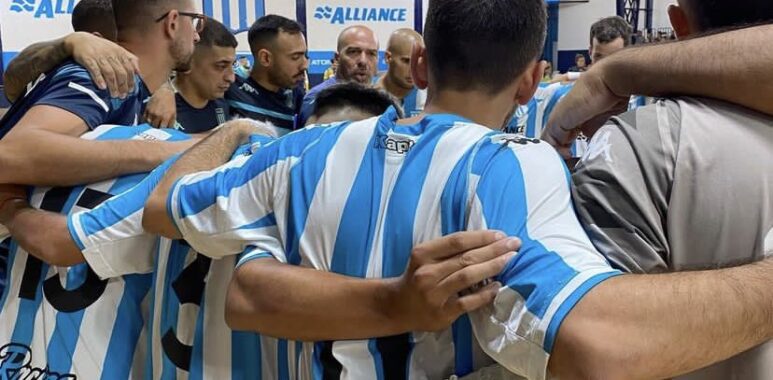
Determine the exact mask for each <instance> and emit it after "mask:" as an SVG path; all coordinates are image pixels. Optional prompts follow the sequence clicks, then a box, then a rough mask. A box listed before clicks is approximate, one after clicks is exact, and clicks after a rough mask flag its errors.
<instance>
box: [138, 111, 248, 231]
mask: <svg viewBox="0 0 773 380" xmlns="http://www.w3.org/2000/svg"><path fill="white" fill-rule="evenodd" d="M243 126H244V125H234V126H232V127H228V128H223V129H220V130H218V131H216V132H214V133H212V134H211V135H210V136H209V137H207V138H205V139H204V140H202V141H201V142H200V143H198V144H196V145H195V146H194V147H193V148H191V149H190V150H188V151H187V152H186V153H185V154H184V155H182V156H181V157H180V158H179V159H178V160H177V161H176V162H175V163H174V165H172V167H171V168H169V170H168V171H167V172H166V174H165V175H164V177H163V178H162V179H161V181H160V182H159V184H158V186H156V188H155V190H154V191H153V193H152V194H151V196H150V198H148V202H147V204H146V205H145V211H144V215H143V220H142V223H143V227H144V228H145V231H147V232H149V233H154V234H158V235H161V236H164V237H167V238H171V239H176V238H179V237H180V236H179V232H178V231H177V229H176V228H175V227H174V223H172V220H171V219H170V216H169V215H168V214H167V210H166V201H167V198H168V197H169V192H170V191H171V189H172V186H173V185H174V184H175V182H176V181H177V180H178V179H179V178H181V177H183V176H185V175H187V174H191V173H196V172H201V171H206V170H211V169H214V168H216V167H218V166H220V165H222V164H224V163H226V162H228V160H229V159H230V158H231V155H232V154H233V152H234V150H236V148H237V147H238V146H239V144H240V143H241V142H242V141H244V140H245V139H246V138H247V137H248V136H249V133H250V130H249V128H243Z"/></svg>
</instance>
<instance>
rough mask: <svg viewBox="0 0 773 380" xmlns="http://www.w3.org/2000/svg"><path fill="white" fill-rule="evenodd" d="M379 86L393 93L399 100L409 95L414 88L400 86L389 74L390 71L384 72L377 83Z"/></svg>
mask: <svg viewBox="0 0 773 380" xmlns="http://www.w3.org/2000/svg"><path fill="white" fill-rule="evenodd" d="M376 85H377V86H378V87H381V88H383V89H384V90H386V91H387V92H388V93H390V94H392V96H394V97H395V98H397V99H399V100H403V99H405V97H406V96H408V93H410V92H411V90H412V89H410V88H409V89H405V88H402V87H400V86H398V85H397V84H396V83H395V82H394V81H393V80H392V79H391V78H390V76H389V73H386V74H384V76H382V77H381V78H380V79H379V80H378V83H377V84H376Z"/></svg>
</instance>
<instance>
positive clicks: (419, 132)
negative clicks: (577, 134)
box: [231, 112, 606, 379]
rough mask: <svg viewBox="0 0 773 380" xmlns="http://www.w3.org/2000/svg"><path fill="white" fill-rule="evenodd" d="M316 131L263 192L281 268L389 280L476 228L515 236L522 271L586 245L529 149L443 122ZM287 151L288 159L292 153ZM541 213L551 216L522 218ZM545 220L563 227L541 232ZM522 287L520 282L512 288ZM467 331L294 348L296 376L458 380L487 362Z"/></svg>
mask: <svg viewBox="0 0 773 380" xmlns="http://www.w3.org/2000/svg"><path fill="white" fill-rule="evenodd" d="M317 129H318V130H319V131H318V132H316V134H318V137H317V138H316V139H315V141H314V142H313V143H312V144H310V145H308V146H307V147H305V148H304V149H303V151H302V153H300V159H299V161H297V163H295V164H294V166H292V168H291V169H289V180H288V181H287V183H286V185H283V186H278V188H276V187H275V188H274V192H275V193H274V195H273V196H274V202H275V203H276V204H279V205H283V204H286V206H287V207H286V208H283V207H281V206H276V207H275V210H274V212H275V214H274V217H275V218H276V225H277V226H278V228H279V230H280V234H281V236H282V239H281V240H282V242H281V244H282V245H283V246H284V254H285V255H286V256H285V257H282V256H281V255H282V254H281V253H280V254H278V255H277V256H278V257H279V258H280V260H282V261H287V262H288V263H290V264H293V265H303V266H310V267H313V268H316V269H319V270H325V271H331V272H336V273H339V274H344V275H348V276H353V277H360V278H390V277H398V276H400V275H401V274H402V273H403V272H404V270H405V268H406V266H407V264H408V260H409V257H410V254H411V250H412V248H413V247H414V246H415V245H416V244H419V243H422V242H426V241H429V240H432V239H436V238H439V237H441V236H444V235H448V234H451V233H454V232H458V231H465V230H475V229H485V228H498V229H499V228H501V229H502V230H503V231H505V232H506V233H507V234H508V235H510V236H519V237H521V238H522V239H523V240H524V245H523V248H522V255H523V260H525V261H530V260H531V259H529V257H534V258H535V260H537V261H539V260H542V259H544V258H547V257H550V256H551V255H554V254H553V253H550V252H547V251H546V247H547V249H549V250H555V251H565V249H566V247H567V246H566V245H565V244H566V241H574V242H580V244H582V245H579V247H582V246H583V245H584V246H586V247H589V246H590V244H589V242H588V241H587V238H585V236H584V234H583V233H582V231H581V230H580V229H579V224H578V223H577V222H576V220H574V219H573V217H571V216H570V215H569V214H571V213H568V210H569V211H570V209H569V208H568V205H569V196H568V187H567V176H566V172H565V168H564V167H563V166H562V165H561V163H560V160H559V158H558V156H557V154H556V153H555V151H553V149H552V148H550V147H549V146H547V144H544V143H541V142H539V141H538V140H532V139H526V138H523V137H521V136H516V135H504V134H501V133H497V132H494V131H492V130H490V129H488V128H485V127H483V126H480V125H476V124H474V123H472V122H470V121H467V120H465V119H463V118H461V117H458V116H454V115H428V116H426V117H425V118H424V119H423V120H422V121H420V122H419V123H418V124H415V125H407V126H403V125H398V124H396V117H395V116H394V115H393V113H390V112H387V114H385V115H383V116H381V117H380V118H374V119H370V120H367V121H363V122H359V123H356V124H348V125H347V124H343V125H337V126H336V125H334V126H332V127H315V128H312V129H311V131H312V133H314V132H313V131H314V130H317ZM308 132H309V131H308V130H307V131H304V133H306V134H311V133H308ZM302 136H303V134H301V135H299V138H298V140H301V139H303V137H302ZM294 137H295V136H290V137H289V138H294ZM280 143H281V142H280ZM288 146H289V148H288V150H292V149H293V143H292V142H290V143H288ZM299 146H304V144H299ZM280 150H281V149H280ZM289 161H290V162H292V161H293V160H292V159H291V160H289ZM526 182H528V183H530V184H533V186H531V187H529V186H526V185H525V183H526ZM542 184H545V186H542ZM545 188H550V189H555V188H563V191H564V192H565V194H566V195H565V196H564V197H561V198H562V199H561V201H560V202H559V201H556V200H550V198H549V197H551V196H553V195H554V194H553V191H545V192H544V193H542V192H541V190H540V189H545ZM508 192H509V193H508ZM231 196H233V194H232V195H231ZM550 203H552V204H550ZM545 204H550V205H549V206H548V207H551V208H552V207H555V210H556V211H555V212H547V213H545V212H538V213H535V214H534V215H533V216H532V215H530V212H531V211H532V210H534V209H536V208H539V207H544V206H545ZM556 215H563V216H561V217H560V218H556V220H553V221H552V222H551V223H548V220H549V219H550V218H554V217H555V216H556ZM558 219H560V220H558ZM552 223H555V227H554V228H560V226H561V225H563V224H564V223H565V227H566V232H565V235H569V236H570V237H569V238H567V239H564V240H565V241H563V242H560V243H554V242H551V241H550V239H551V238H550V237H546V236H543V235H542V234H543V233H544V232H537V229H539V228H543V227H544V225H546V224H552ZM535 226H539V227H535ZM532 228H533V229H532ZM530 233H533V235H530ZM573 234H575V235H576V236H574V237H573V236H571V235H573ZM545 235H553V236H558V235H561V233H556V232H555V231H553V232H550V233H545ZM543 237H546V239H545V240H543V241H539V239H542V238H543ZM556 240H559V239H556ZM552 244H555V246H553V245H552ZM572 244H574V243H572ZM573 248H575V251H576V252H580V251H582V250H583V249H577V246H573ZM587 252H592V249H590V250H589V251H587ZM593 254H594V255H595V252H594V253H593ZM275 255H276V254H275ZM532 255H534V256H532ZM537 257H539V259H536V258H537ZM247 260H248V259H247ZM244 261H245V260H244V259H243V260H242V262H244ZM560 261H562V260H557V262H560ZM567 261H569V262H574V261H573V260H567ZM515 267H517V265H515V266H514V267H513V268H515ZM559 267H560V264H556V266H555V270H556V271H560V269H559ZM602 270H606V269H602ZM528 276H529V275H528V274H524V275H523V276H522V278H523V279H524V281H527V282H528V281H529V280H526V278H527V277H528ZM515 288H517V286H516V287H515ZM527 293H528V292H527ZM551 297H552V295H551ZM559 298H560V297H559ZM551 302H553V299H551V300H549V301H546V303H543V305H547V304H550V303H551ZM557 302H559V303H560V301H557ZM527 314H528V315H531V314H529V313H527ZM508 315H509V312H508ZM534 315H536V316H535V317H534V318H535V321H536V320H539V319H540V318H542V317H545V318H548V317H550V314H548V315H547V316H545V314H544V311H543V312H540V311H534ZM548 319H549V318H548ZM532 323H538V322H532ZM484 325H485V324H482V323H479V324H477V326H478V331H477V332H478V333H479V334H480V335H479V338H481V337H494V336H501V335H499V334H501V332H500V331H498V330H497V329H495V328H492V329H490V330H489V329H488V327H484ZM546 325H547V323H546ZM471 326H472V323H471V317H469V316H467V315H465V316H463V317H461V318H459V319H458V320H457V321H456V322H455V323H454V324H453V326H452V327H451V328H449V329H447V330H445V331H442V332H438V333H418V332H416V333H406V334H402V335H399V336H393V337H383V338H375V339H370V340H357V341H336V342H318V343H315V344H314V345H313V346H311V345H307V346H306V348H307V349H308V350H312V351H313V354H310V355H305V356H304V357H306V358H309V360H312V361H313V363H311V364H310V365H308V368H312V369H313V371H315V372H314V375H315V376H316V375H319V374H320V372H318V371H325V373H326V374H327V375H330V374H333V376H332V377H331V378H339V377H340V378H345V379H365V378H403V377H405V376H406V375H407V376H408V378H413V379H426V378H429V379H436V378H447V377H449V376H451V375H454V374H456V375H460V376H463V375H466V374H469V373H470V372H472V371H474V370H475V369H478V368H481V367H483V366H485V365H487V364H490V363H491V362H492V359H491V358H490V357H489V356H487V355H486V354H485V353H484V351H483V349H482V348H481V347H480V346H479V344H478V341H477V340H476V339H475V337H474V336H473V332H472V327H471ZM537 330H539V329H536V330H534V331H537ZM554 334H555V331H553V332H547V333H545V332H543V333H537V335H538V337H535V338H534V339H535V342H537V343H536V344H537V345H540V346H541V345H542V344H547V345H548V346H549V345H550V344H552V343H545V342H548V341H550V340H551V339H552V338H551V336H554ZM527 335H528V334H527ZM481 339H486V338H481ZM494 339H497V338H494ZM525 356H528V355H525ZM535 360H537V361H538V362H539V360H542V359H535ZM544 360H546V359H544ZM535 368H536V367H535Z"/></svg>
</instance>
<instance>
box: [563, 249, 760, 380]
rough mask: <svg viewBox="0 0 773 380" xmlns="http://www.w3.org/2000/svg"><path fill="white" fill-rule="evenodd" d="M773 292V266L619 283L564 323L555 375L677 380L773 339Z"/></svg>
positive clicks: (602, 288)
mask: <svg viewBox="0 0 773 380" xmlns="http://www.w3.org/2000/svg"><path fill="white" fill-rule="evenodd" d="M771 288H773V260H768V261H766V262H762V263H757V264H753V265H747V266H744V267H738V268H732V269H724V270H716V271H708V272H693V273H677V274H668V275H657V276H623V277H619V278H615V279H611V280H609V281H607V282H605V283H602V284H600V285H599V286H598V287H596V288H595V289H593V290H592V291H591V292H590V293H589V294H588V295H587V296H586V297H585V298H584V299H583V300H581V301H580V303H579V304H578V305H577V307H576V308H575V309H574V310H573V311H572V312H571V313H570V314H569V316H568V317H567V319H566V320H565V321H564V323H563V325H562V326H561V330H560V331H559V335H558V339H557V341H556V346H555V349H554V352H553V356H552V358H551V372H552V373H553V374H554V375H558V376H561V375H568V374H570V373H578V372H579V373H582V374H584V375H587V377H590V378H596V377H598V378H626V379H639V378H669V377H674V376H678V375H680V374H684V373H687V372H691V371H694V370H697V369H700V368H702V367H705V366H708V365H710V364H713V363H716V362H718V361H721V360H724V359H726V358H728V357H731V356H733V355H736V354H738V353H740V352H743V351H745V350H747V349H749V348H751V347H754V346H756V345H759V344H761V343H763V342H765V341H767V340H770V339H771V338H773V293H771V291H770V289H771ZM654 363H656V364H654Z"/></svg>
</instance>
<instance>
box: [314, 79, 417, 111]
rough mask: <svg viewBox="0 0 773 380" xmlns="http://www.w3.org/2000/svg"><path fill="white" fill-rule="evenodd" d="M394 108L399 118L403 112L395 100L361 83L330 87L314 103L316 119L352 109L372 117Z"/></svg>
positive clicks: (321, 92) (320, 93)
mask: <svg viewBox="0 0 773 380" xmlns="http://www.w3.org/2000/svg"><path fill="white" fill-rule="evenodd" d="M392 106H394V107H395V109H396V110H397V112H398V114H399V116H400V117H401V118H402V117H403V113H402V112H403V111H402V109H401V108H400V106H398V105H397V102H395V99H394V98H393V97H392V96H391V95H389V94H387V93H386V92H384V91H381V90H377V89H375V88H372V87H365V86H363V85H361V84H359V83H355V82H347V83H341V84H336V85H333V86H330V87H328V88H326V89H324V90H322V91H320V92H319V94H318V95H317V99H316V100H315V101H314V113H313V115H314V116H315V117H321V116H322V115H324V114H326V113H328V112H331V111H334V110H337V109H340V108H344V107H351V108H354V109H357V110H360V111H362V112H364V113H367V114H370V115H374V116H376V115H381V114H382V113H384V112H386V110H387V109H388V108H389V107H392Z"/></svg>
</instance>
